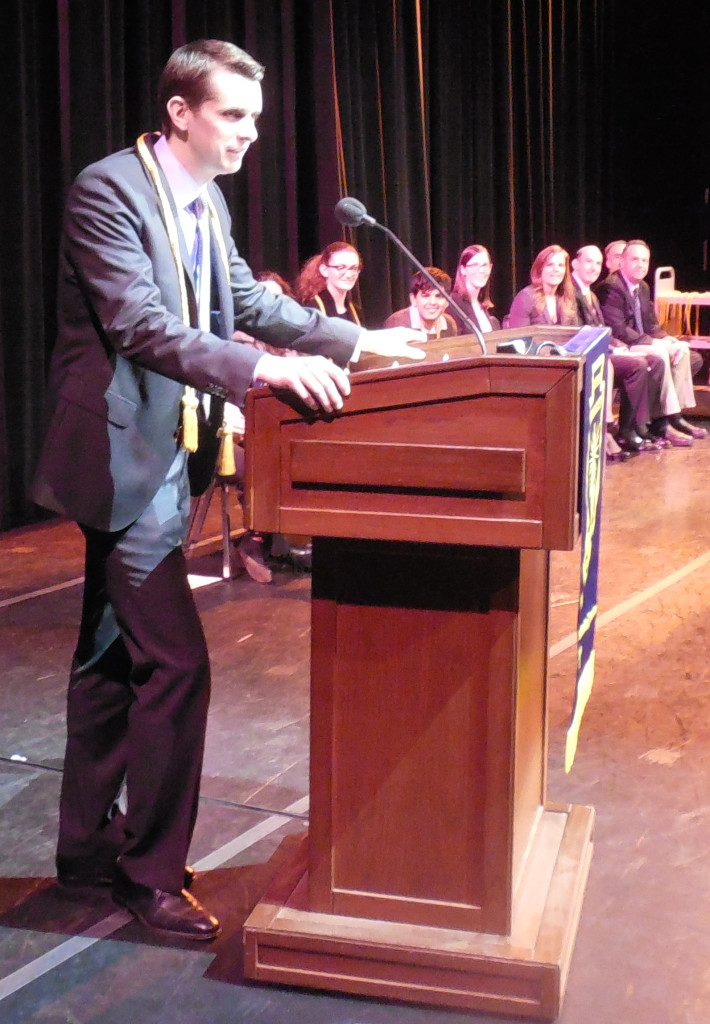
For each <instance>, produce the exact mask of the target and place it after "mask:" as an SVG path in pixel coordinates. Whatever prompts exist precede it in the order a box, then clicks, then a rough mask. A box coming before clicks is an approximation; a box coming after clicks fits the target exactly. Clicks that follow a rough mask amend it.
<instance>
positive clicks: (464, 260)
mask: <svg viewBox="0 0 710 1024" xmlns="http://www.w3.org/2000/svg"><path fill="white" fill-rule="evenodd" d="M492 269H493V264H492V263H491V257H490V254H489V252H488V249H486V247H485V246H484V245H477V244H473V245H467V246H466V248H465V249H464V251H463V252H462V253H461V255H460V257H459V263H458V267H457V270H456V278H455V280H454V290H453V292H452V297H453V299H454V301H455V302H456V303H457V304H458V305H459V306H460V307H461V309H462V310H463V311H464V313H466V314H467V315H468V317H469V319H470V320H472V321H473V323H474V324H476V325H477V326H478V328H479V329H480V330H481V331H482V332H483V333H484V334H486V333H488V332H489V331H499V330H500V321H499V320H498V317H495V316H493V314H492V313H491V309H492V308H493V303H492V301H491V293H490V287H489V280H490V276H491V270H492ZM448 313H449V314H450V315H451V316H452V317H453V318H454V320H455V321H456V326H457V327H458V331H459V334H470V333H471V331H470V328H468V327H467V326H466V324H465V323H464V322H463V320H462V319H461V316H460V315H459V313H458V312H457V311H456V310H455V309H454V308H453V306H450V307H449V309H448Z"/></svg>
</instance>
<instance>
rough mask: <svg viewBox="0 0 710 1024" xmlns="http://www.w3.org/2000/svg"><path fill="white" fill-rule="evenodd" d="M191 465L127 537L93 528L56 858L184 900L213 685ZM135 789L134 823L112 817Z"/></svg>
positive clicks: (179, 464)
mask: <svg viewBox="0 0 710 1024" xmlns="http://www.w3.org/2000/svg"><path fill="white" fill-rule="evenodd" d="M188 507H189V496H188V494H187V481H186V474H185V466H184V459H176V463H175V464H174V465H173V467H172V469H171V473H170V474H169V476H168V478H167V479H166V481H165V484H164V485H163V487H162V488H161V490H160V491H159V492H158V494H157V495H156V498H155V499H154V501H153V503H152V504H151V506H149V508H148V509H147V510H146V512H145V513H144V514H143V515H142V516H141V518H140V519H139V520H138V521H137V522H136V523H134V524H133V525H132V526H130V527H129V528H128V529H127V530H124V531H121V532H120V533H102V532H100V531H96V530H92V529H88V528H85V527H83V528H82V529H83V531H84V534H85V537H86V578H85V586H84V605H83V613H82V622H81V628H80V633H79V642H78V645H77V650H76V653H75V656H74V661H73V665H72V671H71V676H70V682H69V692H68V700H67V748H66V755H65V762H64V776H63V781H62V792H61V800H60V821H59V841H58V846H57V855H58V857H62V858H81V859H83V858H87V859H90V860H91V859H96V860H102V861H106V862H107V863H110V861H111V860H112V859H113V858H114V857H115V856H116V855H118V856H120V862H121V866H122V867H123V870H124V871H125V872H126V874H128V876H129V877H130V878H132V879H133V880H134V881H136V882H140V883H142V884H144V885H148V886H150V887H151V888H160V889H164V890H166V891H169V892H179V891H180V889H181V888H182V884H183V882H182V880H183V874H184V869H185V863H186V859H187V853H188V848H189V845H190V840H191V837H192V831H193V827H194V823H195V817H196V813H197V800H198V794H199V783H200V775H201V770H202V758H203V751H204V738H205V729H206V723H207V708H208V703H209V689H210V674H209V662H208V656H207V647H206V643H205V637H204V633H203V630H202V625H201V622H200V619H199V615H198V613H197V609H196V606H195V603H194V600H193V596H192V592H191V590H190V587H189V584H188V581H187V569H186V565H185V559H184V556H183V553H182V546H181V542H182V537H183V536H184V530H185V524H186V518H187V510H188ZM124 779H125V782H126V790H127V809H126V812H125V815H124V814H122V813H120V814H118V815H116V816H113V817H112V816H111V810H112V807H113V805H114V802H115V800H116V797H117V795H118V792H119V790H120V788H121V785H122V783H123V782H124Z"/></svg>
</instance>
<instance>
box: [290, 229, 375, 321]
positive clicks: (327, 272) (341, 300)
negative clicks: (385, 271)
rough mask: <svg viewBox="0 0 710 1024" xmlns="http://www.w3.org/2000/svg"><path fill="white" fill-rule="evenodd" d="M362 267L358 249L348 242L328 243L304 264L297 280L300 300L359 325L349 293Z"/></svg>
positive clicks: (327, 314)
mask: <svg viewBox="0 0 710 1024" xmlns="http://www.w3.org/2000/svg"><path fill="white" fill-rule="evenodd" d="M361 269H362V266H361V263H360V253H359V252H358V251H357V249H355V248H354V247H353V246H352V245H349V244H348V243H347V242H331V243H330V245H327V246H326V247H325V249H324V250H323V252H320V253H318V254H317V255H316V256H311V258H310V259H309V260H308V262H307V263H305V264H304V265H303V269H302V270H301V273H300V275H299V278H298V281H297V283H296V294H297V296H298V299H299V301H300V303H301V304H302V305H303V306H312V307H313V308H314V309H319V310H320V311H321V313H324V314H325V315H326V316H339V317H340V318H341V319H342V320H351V321H352V322H353V323H355V324H359V323H360V318H359V317H358V315H357V311H356V309H355V306H354V304H353V301H352V299H351V297H350V292H351V291H352V289H353V288H354V287H355V284H356V283H357V279H358V276H359V274H360V270H361Z"/></svg>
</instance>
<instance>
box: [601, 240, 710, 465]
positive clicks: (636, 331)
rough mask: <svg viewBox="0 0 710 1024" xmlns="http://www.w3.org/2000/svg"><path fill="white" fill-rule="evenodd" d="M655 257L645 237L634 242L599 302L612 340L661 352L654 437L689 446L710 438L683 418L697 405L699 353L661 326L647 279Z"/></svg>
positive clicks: (605, 284) (644, 350)
mask: <svg viewBox="0 0 710 1024" xmlns="http://www.w3.org/2000/svg"><path fill="white" fill-rule="evenodd" d="M650 256H651V253H650V250H649V248H648V246H647V245H646V243H645V242H643V241H641V240H640V239H634V240H633V241H631V242H628V243H627V245H626V248H625V249H624V251H623V254H622V256H621V265H620V268H619V270H618V271H616V272H615V273H613V274H610V275H609V277H608V278H607V279H606V281H604V282H603V284H602V285H601V286H600V289H599V301H600V303H601V307H602V312H603V314H604V322H605V324H606V325H607V326H608V327H610V328H611V333H612V337H614V338H616V339H617V340H618V341H621V342H623V343H624V344H625V345H628V346H629V348H630V349H631V351H632V352H635V353H636V352H641V353H644V354H649V353H650V354H652V355H653V354H655V355H658V356H660V357H661V358H662V359H663V363H664V370H665V372H664V377H663V383H662V387H661V393H660V397H659V403H660V404H659V406H658V409H657V413H658V414H657V415H656V416H655V417H654V419H653V421H652V423H651V427H650V431H649V433H650V434H651V436H652V437H654V438H657V439H659V440H660V441H661V443H665V444H669V445H670V444H672V445H674V446H687V445H689V444H692V439H693V438H702V437H706V436H707V431H706V430H704V429H703V428H702V427H696V426H693V424H691V423H689V422H688V421H687V420H686V419H684V418H683V416H682V415H681V410H682V409H690V408H692V407H693V406H694V405H695V395H694V393H693V369H692V356H693V355H694V353H691V351H690V348H689V346H688V344H687V342H685V341H680V340H679V339H678V338H674V337H672V336H671V335H669V334H666V332H665V331H664V330H663V328H662V327H661V325H660V324H659V322H658V318H657V317H656V313H655V310H654V308H653V302H652V301H651V291H650V289H649V287H648V285H647V283H646V281H645V280H644V279H645V277H646V275H647V274H648V265H649V260H650ZM652 413H653V410H652ZM670 427H672V428H673V430H670V429H669V428H670ZM676 432H677V433H676Z"/></svg>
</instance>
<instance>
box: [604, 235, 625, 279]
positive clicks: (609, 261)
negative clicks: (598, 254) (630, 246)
mask: <svg viewBox="0 0 710 1024" xmlns="http://www.w3.org/2000/svg"><path fill="white" fill-rule="evenodd" d="M623 251H624V242H618V243H617V244H616V245H612V247H611V249H609V252H608V253H607V254H606V269H607V270H608V271H609V273H610V274H613V273H615V272H616V271H617V270H618V269H619V268H620V266H621V255H622V253H623Z"/></svg>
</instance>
